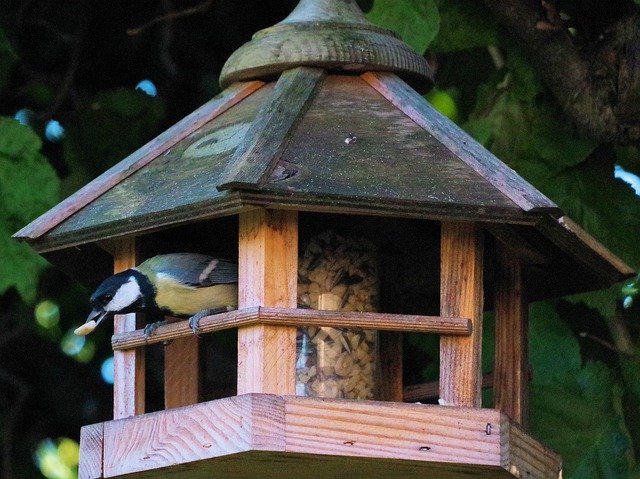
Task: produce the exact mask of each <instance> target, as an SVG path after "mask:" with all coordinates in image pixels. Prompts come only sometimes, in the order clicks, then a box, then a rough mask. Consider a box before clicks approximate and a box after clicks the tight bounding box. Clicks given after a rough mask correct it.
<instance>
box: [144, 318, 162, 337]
mask: <svg viewBox="0 0 640 479" xmlns="http://www.w3.org/2000/svg"><path fill="white" fill-rule="evenodd" d="M168 322H169V321H156V322H155V323H151V324H147V325H146V326H145V327H144V329H143V330H142V331H143V332H144V337H145V338H149V337H151V336H153V333H155V332H156V329H158V328H159V327H160V326H164V325H165V324H167V323H168Z"/></svg>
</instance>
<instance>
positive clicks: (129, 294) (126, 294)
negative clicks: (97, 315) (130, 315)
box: [104, 276, 142, 311]
mask: <svg viewBox="0 0 640 479" xmlns="http://www.w3.org/2000/svg"><path fill="white" fill-rule="evenodd" d="M141 297H142V293H141V291H140V286H139V285H138V282H137V281H136V279H135V278H134V277H133V276H131V277H130V278H129V281H127V282H126V283H124V284H123V285H122V286H120V288H118V291H116V294H115V295H114V296H113V299H112V300H111V301H109V304H107V305H106V306H105V308H104V309H105V311H120V310H121V309H124V308H126V307H127V306H131V305H132V304H133V303H135V302H136V301H137V300H138V299H139V298H141Z"/></svg>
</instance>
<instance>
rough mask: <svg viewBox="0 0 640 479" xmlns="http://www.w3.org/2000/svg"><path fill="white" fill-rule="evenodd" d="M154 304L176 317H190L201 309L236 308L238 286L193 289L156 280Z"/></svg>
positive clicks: (171, 281)
mask: <svg viewBox="0 0 640 479" xmlns="http://www.w3.org/2000/svg"><path fill="white" fill-rule="evenodd" d="M156 303H157V304H158V306H160V307H161V308H164V309H168V310H170V311H171V312H173V314H175V315H178V316H192V315H194V314H196V313H198V312H200V311H202V310H203V309H217V308H225V307H227V306H230V307H232V308H237V307H238V285H237V284H217V285H215V286H208V287H206V288H193V287H189V286H185V285H184V284H182V283H180V282H178V281H175V280H173V279H172V278H170V277H167V276H164V277H159V278H157V280H156Z"/></svg>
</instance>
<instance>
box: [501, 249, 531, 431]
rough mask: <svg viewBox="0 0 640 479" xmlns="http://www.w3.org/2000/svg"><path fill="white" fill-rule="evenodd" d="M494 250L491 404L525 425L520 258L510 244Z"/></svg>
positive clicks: (526, 368) (526, 370)
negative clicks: (493, 349)
mask: <svg viewBox="0 0 640 479" xmlns="http://www.w3.org/2000/svg"><path fill="white" fill-rule="evenodd" d="M496 249H497V251H496V273H495V278H496V280H495V281H496V283H495V286H494V291H495V293H494V311H495V323H496V329H495V364H494V376H495V383H494V387H493V397H494V405H495V408H496V409H499V410H500V411H502V412H503V413H505V414H506V415H507V416H509V417H510V418H511V419H512V420H513V421H515V422H517V423H519V424H522V425H526V424H527V413H528V403H529V401H528V398H529V394H528V391H529V355H528V343H529V338H528V312H529V311H528V310H529V305H528V303H527V301H526V299H525V297H524V290H523V267H522V260H521V259H520V258H519V257H517V256H516V255H515V253H514V252H513V251H512V250H510V249H509V248H507V247H505V246H502V245H498V246H497V248H496Z"/></svg>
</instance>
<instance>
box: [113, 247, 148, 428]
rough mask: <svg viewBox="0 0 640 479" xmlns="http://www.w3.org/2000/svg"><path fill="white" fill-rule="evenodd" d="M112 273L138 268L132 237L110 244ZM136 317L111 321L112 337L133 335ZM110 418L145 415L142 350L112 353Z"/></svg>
mask: <svg viewBox="0 0 640 479" xmlns="http://www.w3.org/2000/svg"><path fill="white" fill-rule="evenodd" d="M111 247H112V251H113V252H114V258H113V271H114V273H118V272H120V271H124V270H126V269H129V268H133V267H135V266H136V265H137V264H138V260H139V257H138V249H137V245H136V238H135V237H126V238H121V239H117V240H112V242H111ZM136 326H137V324H136V315H135V314H134V313H131V314H116V315H115V316H114V318H113V333H114V335H117V334H121V333H125V332H127V331H135V330H136V329H137V328H136ZM113 367H114V372H113V418H114V419H120V418H124V417H129V416H134V415H136V414H143V413H144V407H145V406H144V395H145V379H144V373H145V356H144V350H135V349H134V350H130V351H114V352H113Z"/></svg>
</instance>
